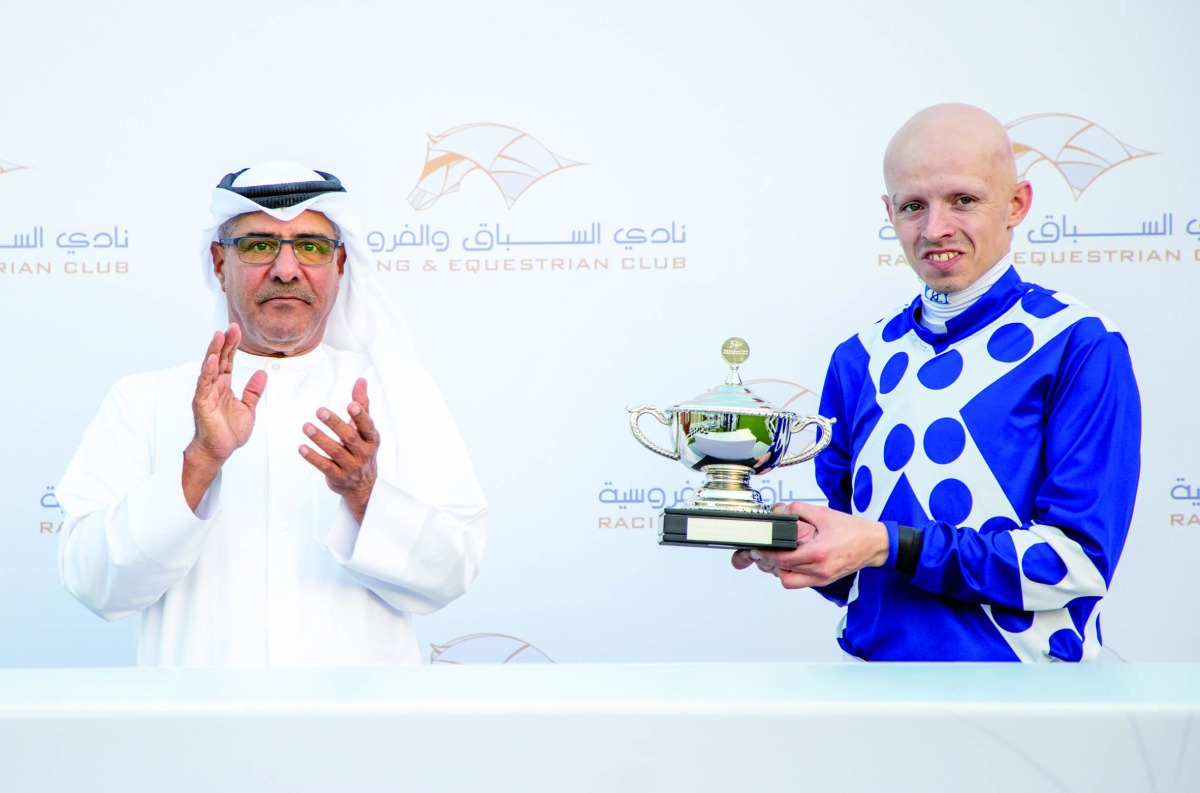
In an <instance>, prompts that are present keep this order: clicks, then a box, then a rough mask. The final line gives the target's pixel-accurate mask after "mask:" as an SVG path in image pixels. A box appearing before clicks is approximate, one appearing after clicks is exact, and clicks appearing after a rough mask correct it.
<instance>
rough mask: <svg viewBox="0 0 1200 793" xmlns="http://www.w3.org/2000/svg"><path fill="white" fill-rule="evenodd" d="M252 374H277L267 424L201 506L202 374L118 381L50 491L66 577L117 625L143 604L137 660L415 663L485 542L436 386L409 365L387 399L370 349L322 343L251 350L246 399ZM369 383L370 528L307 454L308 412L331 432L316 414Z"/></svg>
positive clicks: (190, 370)
mask: <svg viewBox="0 0 1200 793" xmlns="http://www.w3.org/2000/svg"><path fill="white" fill-rule="evenodd" d="M257 369H263V370H265V371H266V372H267V384H266V389H265V391H264V393H263V396H262V399H261V400H260V401H259V403H258V406H257V409H256V415H255V423H254V430H253V432H252V433H251V436H250V439H249V440H248V441H247V443H246V444H245V445H244V446H242V447H241V448H240V449H238V450H237V451H236V452H234V454H233V456H232V457H230V458H229V459H228V460H227V461H226V462H225V465H224V467H223V468H222V470H221V473H220V474H219V475H218V477H217V479H216V481H214V482H213V484H212V485H211V486H210V487H209V489H208V491H207V493H206V494H205V496H204V498H203V499H202V501H201V503H200V504H199V506H198V508H197V509H196V512H195V513H193V512H192V510H191V509H190V508H189V507H188V505H187V502H186V501H185V500H184V496H183V489H182V483H181V482H182V469H183V449H184V448H185V447H186V446H187V444H188V443H189V441H190V440H191V438H192V435H193V431H194V428H193V418H192V413H191V401H192V396H193V395H194V393H195V388H196V377H197V375H198V373H199V367H198V366H197V365H196V364H194V363H193V364H188V365H185V366H180V367H177V368H175V369H170V370H166V371H162V372H153V373H147V374H141V375H134V376H132V377H128V378H125V379H123V380H121V381H120V382H119V383H117V384H116V385H115V386H113V388H112V390H111V391H110V392H109V395H108V397H107V398H106V400H105V402H104V404H103V406H102V407H101V409H100V413H99V415H98V416H97V417H96V419H95V420H94V421H93V422H92V424H91V425H90V426H89V427H88V429H87V431H86V433H85V435H84V439H83V443H82V445H81V446H80V448H79V450H78V452H77V453H76V455H75V457H74V459H73V460H72V461H71V464H70V466H69V468H68V469H67V472H66V474H65V475H64V478H63V480H62V482H61V483H60V484H59V485H58V488H57V489H56V491H55V492H56V495H57V496H58V498H59V502H60V504H62V506H63V508H64V509H65V510H66V512H67V519H66V521H65V523H64V525H63V530H62V535H61V540H60V554H59V566H60V573H61V576H62V580H63V583H64V585H65V586H66V587H67V589H68V590H69V591H70V592H71V593H72V594H73V595H74V596H75V597H76V598H78V599H79V600H80V601H81V602H82V603H83V604H84V605H86V606H87V607H88V608H90V609H91V610H92V611H94V612H96V613H97V614H99V615H101V616H103V617H105V618H107V619H117V618H120V617H125V616H128V615H132V614H137V613H140V614H141V630H140V634H139V643H138V663H139V664H140V665H161V666H264V665H288V666H299V665H304V666H339V665H364V664H397V663H416V662H418V661H419V651H418V648H417V644H416V638H415V635H414V633H413V628H412V621H411V618H410V613H414V612H415V613H427V612H430V611H433V610H435V609H437V608H440V607H441V606H443V605H445V604H446V603H448V602H450V601H451V600H453V599H454V598H456V597H458V596H459V595H460V594H462V593H463V592H464V591H465V590H466V588H467V586H468V585H469V584H470V583H471V581H472V580H473V579H474V577H475V574H476V570H477V566H478V562H479V556H480V554H481V552H482V550H483V545H484V539H485V523H486V507H485V505H484V501H483V497H482V495H481V493H480V490H479V486H478V483H477V481H476V479H475V475H474V473H473V471H472V470H471V466H470V462H469V460H468V458H467V456H466V453H465V450H464V449H463V447H462V443H461V440H460V439H459V436H458V433H457V431H456V429H455V427H454V425H453V423H452V421H451V419H450V416H449V413H448V411H447V410H446V408H445V405H444V403H443V402H442V399H441V396H440V394H439V393H438V392H437V389H436V388H435V387H434V386H433V384H432V382H431V381H429V378H428V376H427V375H426V374H425V372H424V370H423V369H420V367H419V366H415V365H414V367H413V370H412V371H411V372H410V373H409V374H410V375H411V376H410V377H409V378H408V383H409V384H411V391H409V390H406V391H405V393H404V394H403V395H401V398H399V399H396V398H393V399H390V400H385V399H384V398H383V395H382V394H379V393H377V392H378V390H379V386H378V382H377V380H373V377H374V372H373V370H371V368H370V363H369V361H368V359H367V358H366V357H365V356H362V355H358V354H355V353H349V352H344V351H340V350H335V349H333V348H330V347H327V346H321V347H318V348H317V349H315V350H313V351H312V352H310V353H307V354H305V355H301V356H293V357H286V358H260V357H256V356H252V355H249V354H247V353H241V352H239V353H238V354H237V355H236V357H235V358H234V372H233V391H234V393H235V394H237V395H240V394H241V393H242V389H243V388H244V387H245V383H246V381H247V380H248V379H249V377H250V375H251V374H253V373H254V371H255V370H257ZM358 377H365V378H366V379H367V384H368V386H367V387H368V398H369V400H370V405H371V407H370V415H371V418H372V419H373V420H374V422H375V425H376V427H377V429H378V430H379V433H380V439H381V440H380V449H379V453H378V458H377V459H378V478H377V480H376V482H375V487H374V490H373V492H372V494H371V498H370V501H369V503H368V506H367V510H366V514H365V516H364V518H363V522H362V525H361V526H360V525H359V524H358V522H357V521H355V519H354V517H353V516H352V515H351V513H350V510H349V508H348V507H347V506H346V503H345V501H344V500H342V498H341V497H340V496H338V495H336V494H335V493H333V492H332V491H331V490H330V489H329V487H328V485H327V484H326V482H325V477H324V475H323V474H321V473H320V472H319V471H318V470H317V469H315V468H313V467H312V466H311V465H310V464H309V463H308V462H307V461H305V460H304V458H302V457H301V456H300V454H299V447H300V445H301V444H304V443H307V442H308V439H307V438H306V437H305V436H304V434H303V432H302V429H301V428H302V427H303V425H304V423H305V422H311V423H313V424H314V425H316V426H317V427H319V428H321V429H323V430H325V431H326V434H330V435H332V432H331V431H329V430H328V429H327V428H325V427H324V425H323V424H322V423H321V422H320V421H318V420H317V419H316V415H315V414H316V411H317V409H318V408H320V407H327V408H329V409H330V410H332V411H334V412H335V413H337V414H338V415H340V416H342V418H343V419H346V418H347V417H346V413H345V407H346V405H347V404H348V403H349V402H350V400H351V388H352V386H353V384H354V381H355V379H357V378H358ZM373 386H374V388H373ZM389 404H390V405H393V406H394V405H397V404H400V405H404V411H403V415H399V416H397V415H394V414H395V413H396V411H395V410H394V409H393V410H392V411H391V414H389V410H388V409H387V408H386V406H387V405H389Z"/></svg>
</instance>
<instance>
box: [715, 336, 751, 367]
mask: <svg viewBox="0 0 1200 793" xmlns="http://www.w3.org/2000/svg"><path fill="white" fill-rule="evenodd" d="M721 357H722V358H724V359H725V363H727V364H729V365H730V366H740V365H741V364H742V363H744V362H745V361H746V359H747V358H749V357H750V345H749V344H747V343H746V340H745V339H739V338H738V337H737V336H734V337H733V338H729V339H726V340H725V343H724V344H723V345H721Z"/></svg>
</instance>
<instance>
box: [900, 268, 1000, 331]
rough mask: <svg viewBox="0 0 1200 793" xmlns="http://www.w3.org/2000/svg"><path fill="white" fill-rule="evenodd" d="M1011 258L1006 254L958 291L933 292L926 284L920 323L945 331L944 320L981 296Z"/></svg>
mask: <svg viewBox="0 0 1200 793" xmlns="http://www.w3.org/2000/svg"><path fill="white" fill-rule="evenodd" d="M1011 259H1012V254H1006V255H1005V256H1004V258H1002V259H1001V260H1000V261H998V262H996V263H995V264H993V265H992V267H991V269H990V270H988V271H987V272H986V273H984V274H983V275H982V276H980V277H979V279H978V280H976V281H975V283H973V284H971V285H970V286H968V287H967V288H966V289H963V290H962V291H959V292H944V293H943V292H935V291H933V290H932V289H930V288H929V287H928V286H926V287H925V288H924V289H923V290H922V292H921V324H922V325H924V326H925V327H926V328H929V329H930V330H931V331H933V332H934V333H945V332H946V320H948V319H953V318H954V317H957V316H958V315H959V314H961V313H963V312H964V311H966V310H967V309H968V308H970V307H971V306H972V305H974V304H975V301H976V300H978V299H979V298H981V297H983V295H984V293H985V292H987V290H989V289H991V288H992V284H994V283H996V281H998V280H1000V276H1002V275H1004V272H1005V270H1007V269H1008V268H1009V265H1011V264H1012V261H1011Z"/></svg>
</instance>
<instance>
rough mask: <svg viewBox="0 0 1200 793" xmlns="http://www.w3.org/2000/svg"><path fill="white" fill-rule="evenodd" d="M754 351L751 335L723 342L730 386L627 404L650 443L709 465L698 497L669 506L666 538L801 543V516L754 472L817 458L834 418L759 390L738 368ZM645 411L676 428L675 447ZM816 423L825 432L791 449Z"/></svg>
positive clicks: (739, 544) (641, 437)
mask: <svg viewBox="0 0 1200 793" xmlns="http://www.w3.org/2000/svg"><path fill="white" fill-rule="evenodd" d="M749 356H750V348H749V346H747V344H746V342H745V341H743V340H742V339H739V338H736V337H735V338H732V339H729V340H727V341H726V342H725V344H724V345H723V347H722V348H721V357H722V358H724V359H725V362H726V363H728V364H729V376H728V377H727V378H725V383H724V384H723V385H719V386H717V387H716V388H712V389H709V390H708V391H706V392H704V393H703V394H701V395H700V396H698V397H696V398H695V399H693V400H692V401H691V402H688V403H685V404H682V405H675V406H674V407H671V408H668V409H667V410H665V411H664V410H659V409H658V408H656V407H652V406H650V405H642V406H640V407H636V408H634V407H630V408H626V410H628V411H629V426H630V428H631V429H632V430H633V435H634V437H635V438H637V439H638V441H640V442H641V443H642V445H643V446H645V447H646V448H647V449H649V450H650V451H652V452H656V453H658V454H661V455H662V456H663V457H668V458H670V459H672V460H679V461H680V462H681V463H683V464H684V465H686V466H687V467H688V468H691V469H693V470H696V471H703V472H704V477H705V478H704V484H703V486H702V487H701V488H700V489H699V490H697V491H696V495H695V497H693V498H692V499H691V500H690V501H688V502H687V503H686V504H684V505H683V506H681V507H676V508H667V509H665V510H663V513H662V520H661V524H660V525H661V526H662V532H661V534H660V535H659V544H660V545H707V546H712V547H717V548H785V549H791V548H795V547H796V524H797V520H798V519H797V518H796V516H795V515H787V514H778V513H773V512H771V511H770V509H769V508H768V507H767V506H766V505H764V504H763V500H762V496H761V495H760V494H759V493H758V491H757V490H755V489H754V488H752V487H750V477H751V476H753V475H756V474H765V473H766V472H768V471H770V470H771V469H773V468H779V467H783V466H785V465H795V464H796V463H801V462H804V461H805V460H811V459H812V458H813V457H816V456H817V453H818V452H820V451H821V450H822V449H824V448H825V447H826V446H828V445H829V441H830V439H831V438H832V430H833V420H832V419H827V418H825V417H824V416H796V415H795V414H794V413H788V412H787V411H784V410H777V409H775V408H774V407H772V406H771V404H770V403H769V402H767V401H766V400H764V399H761V398H760V397H757V396H755V395H754V394H753V393H751V392H750V390H749V389H748V388H746V387H745V386H743V385H742V377H741V375H740V374H738V367H739V366H741V364H743V363H744V362H745V361H746V359H747V358H748V357H749ZM643 413H649V414H650V415H652V416H654V418H656V419H658V420H659V422H660V423H662V424H665V425H667V426H669V427H674V433H673V434H674V438H675V443H674V448H673V449H664V448H663V447H661V446H659V445H658V444H656V443H654V442H653V441H651V440H650V439H649V438H647V437H646V435H645V434H644V433H643V432H642V430H641V428H640V427H639V426H638V420H639V419H640V418H641V416H642V414H643ZM814 424H815V425H816V426H817V427H819V428H820V432H819V433H818V435H817V439H816V440H815V441H814V442H813V443H812V444H811V445H810V446H808V447H807V448H805V449H804V450H803V451H801V452H799V453H797V454H792V455H790V456H789V455H787V449H788V444H789V443H790V442H791V439H792V433H795V432H799V431H800V430H802V429H804V428H805V427H808V426H810V425H814Z"/></svg>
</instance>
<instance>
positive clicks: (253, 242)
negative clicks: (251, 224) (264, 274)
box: [237, 237, 279, 264]
mask: <svg viewBox="0 0 1200 793" xmlns="http://www.w3.org/2000/svg"><path fill="white" fill-rule="evenodd" d="M237 249H238V256H239V257H241V260H242V261H244V262H249V263H250V264H263V263H265V262H271V261H274V260H275V257H276V256H277V255H279V240H277V239H273V238H271V237H245V238H243V239H240V240H238V243H237Z"/></svg>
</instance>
